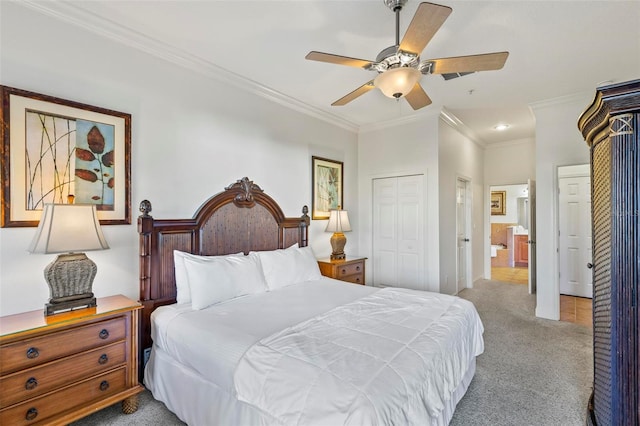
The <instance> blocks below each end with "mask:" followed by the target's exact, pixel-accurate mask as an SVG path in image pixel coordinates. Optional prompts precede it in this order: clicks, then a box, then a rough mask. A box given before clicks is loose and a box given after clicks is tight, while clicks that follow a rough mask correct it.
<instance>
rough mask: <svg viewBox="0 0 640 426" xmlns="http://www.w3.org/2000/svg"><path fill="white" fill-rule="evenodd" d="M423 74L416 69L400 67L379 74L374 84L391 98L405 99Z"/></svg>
mask: <svg viewBox="0 0 640 426" xmlns="http://www.w3.org/2000/svg"><path fill="white" fill-rule="evenodd" d="M421 76H422V74H421V73H420V71H418V70H417V69H415V68H410V67H398V68H392V69H390V70H387V71H385V72H383V73H382V74H378V76H377V77H376V78H375V79H374V80H373V84H374V85H375V86H376V87H377V88H378V89H380V91H381V92H382V93H383V94H384V95H385V96H387V97H389V98H395V99H399V98H403V97H405V96H406V95H408V94H409V92H411V90H413V87H414V86H415V85H416V83H417V82H418V80H420V77H421Z"/></svg>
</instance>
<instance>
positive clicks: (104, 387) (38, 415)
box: [0, 367, 126, 425]
mask: <svg viewBox="0 0 640 426" xmlns="http://www.w3.org/2000/svg"><path fill="white" fill-rule="evenodd" d="M125 382H126V368H125V367H122V368H120V369H118V370H113V371H111V372H108V373H106V374H103V375H101V376H96V377H93V378H91V379H89V380H86V381H84V382H81V383H78V384H77V385H74V386H69V387H67V388H64V389H61V390H58V391H57V392H56V393H55V396H53V397H52V396H51V394H45V395H43V396H42V397H39V398H35V399H32V400H29V401H26V402H24V403H22V404H19V405H14V406H12V407H9V408H7V409H5V410H2V411H0V424H3V425H33V424H39V423H40V422H45V423H46V422H47V419H48V418H50V417H53V416H55V415H56V414H59V413H62V412H63V411H65V410H69V409H72V408H74V407H78V406H82V405H85V404H87V403H89V402H91V401H93V400H96V399H103V398H105V397H107V396H109V395H112V394H116V393H118V392H120V391H122V390H124V389H125Z"/></svg>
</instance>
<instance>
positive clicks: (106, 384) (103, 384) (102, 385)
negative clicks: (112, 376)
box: [100, 380, 109, 391]
mask: <svg viewBox="0 0 640 426" xmlns="http://www.w3.org/2000/svg"><path fill="white" fill-rule="evenodd" d="M107 389H109V382H107V381H106V380H103V381H102V382H100V390H101V391H106V390H107Z"/></svg>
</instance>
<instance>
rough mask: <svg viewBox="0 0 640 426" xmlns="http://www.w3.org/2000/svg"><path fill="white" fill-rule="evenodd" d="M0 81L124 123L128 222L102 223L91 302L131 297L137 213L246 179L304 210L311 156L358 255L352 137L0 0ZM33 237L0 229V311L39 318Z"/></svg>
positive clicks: (175, 209) (41, 262)
mask: <svg viewBox="0 0 640 426" xmlns="http://www.w3.org/2000/svg"><path fill="white" fill-rule="evenodd" d="M0 7H1V11H2V13H1V15H0V27H1V28H0V31H1V32H0V54H1V55H2V56H1V61H0V84H3V85H6V86H12V87H17V88H20V89H25V90H30V91H34V92H38V93H43V94H47V95H52V96H56V97H59V98H62V99H67V100H74V101H78V102H82V103H87V104H90V105H96V106H100V107H105V108H110V109H113V110H118V111H123V112H127V113H130V114H131V115H132V162H131V169H132V180H131V188H132V217H133V221H132V222H133V223H132V224H131V225H119V226H113V225H112V226H104V227H103V231H104V234H105V237H106V238H107V240H108V242H109V245H110V246H111V249H110V250H106V251H101V252H91V253H89V257H91V258H92V259H93V260H94V261H95V262H96V263H97V265H98V275H97V277H96V280H95V282H94V288H93V290H94V292H95V293H96V295H97V296H98V297H100V296H107V295H111V294H117V293H121V294H124V295H126V296H129V297H131V298H134V299H137V298H138V242H137V241H138V240H137V238H138V235H137V230H136V225H135V222H136V217H137V214H138V204H139V202H140V201H141V200H142V199H149V200H150V201H151V202H152V204H153V212H152V215H153V216H154V217H157V218H184V217H190V216H191V215H193V213H194V212H195V210H196V209H197V208H198V206H200V205H201V204H202V202H204V201H205V199H207V198H208V197H209V196H211V195H213V194H215V193H217V192H220V191H221V190H223V189H224V187H225V186H227V185H229V184H231V183H233V182H235V181H236V180H237V179H240V178H242V177H243V176H248V177H249V178H250V179H252V180H253V181H254V182H255V183H257V184H258V185H260V186H261V187H262V189H264V190H265V192H267V193H268V194H269V195H271V196H273V197H274V199H275V200H276V201H278V202H279V203H280V205H281V207H282V209H283V211H284V213H285V215H287V216H298V215H300V214H301V208H302V205H304V204H307V205H309V207H311V205H310V204H311V156H312V155H318V156H322V157H327V158H331V159H335V160H339V161H344V181H345V187H344V200H345V202H344V204H345V206H347V207H348V208H349V210H350V213H352V215H351V218H352V225H353V228H354V232H352V233H351V234H350V235H349V244H348V249H349V250H350V251H355V252H358V251H359V247H358V242H359V233H360V232H359V229H361V226H360V224H359V223H358V222H359V215H358V207H359V204H358V203H357V200H358V187H359V183H358V181H357V177H358V162H357V160H356V158H357V148H358V147H357V135H356V134H355V133H354V132H351V131H348V130H345V129H343V128H340V127H338V126H336V125H333V124H330V123H327V122H325V121H321V120H319V119H315V118H312V117H310V116H308V115H305V114H302V113H300V112H296V111H293V110H291V109H288V108H286V107H284V106H281V105H279V104H276V103H274V102H271V101H269V100H266V99H264V98H262V97H260V96H257V95H254V94H251V93H248V92H246V91H243V90H239V89H238V88H236V87H234V86H233V85H231V84H228V83H225V82H221V81H218V80H216V79H215V78H212V76H211V75H207V74H206V73H196V72H193V71H190V70H187V69H186V68H181V67H179V66H176V65H174V64H170V63H168V62H165V61H163V60H160V59H158V58H156V57H152V56H149V55H147V54H145V53H143V52H141V51H137V50H134V49H131V48H128V47H124V46H122V45H120V44H117V43H115V42H112V41H110V40H108V39H105V38H101V37H100V36H98V35H95V34H93V33H89V32H86V31H82V30H80V29H79V28H77V27H75V26H73V25H69V24H67V23H62V22H59V21H57V20H56V19H54V18H52V17H50V16H46V17H45V16H43V15H40V14H38V13H37V12H35V11H32V10H30V9H26V8H23V7H22V6H20V5H19V4H17V3H14V2H1V5H0ZM325 226H326V221H312V224H311V228H310V231H309V232H310V242H311V245H312V247H313V249H314V250H315V251H316V254H317V255H328V254H329V253H330V252H331V247H330V245H329V236H330V235H329V234H325V233H324V227H325ZM34 233H35V228H2V229H0V314H2V315H8V314H12V313H16V312H21V311H25V310H35V309H42V308H43V305H44V304H45V303H46V302H47V299H48V297H49V290H48V287H47V285H46V283H45V282H44V279H43V275H42V274H43V269H44V267H45V266H46V264H48V263H49V262H51V261H52V260H53V256H49V255H29V254H28V253H27V252H26V249H27V247H28V245H29V242H30V241H31V238H32V237H33V235H34Z"/></svg>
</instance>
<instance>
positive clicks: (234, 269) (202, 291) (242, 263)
mask: <svg viewBox="0 0 640 426" xmlns="http://www.w3.org/2000/svg"><path fill="white" fill-rule="evenodd" d="M184 266H185V269H186V272H187V277H188V279H189V285H190V287H191V307H192V308H193V309H194V310H199V309H204V308H206V307H207V306H211V305H214V304H216V303H220V302H224V301H225V300H229V299H233V298H235V297H239V296H244V295H246V294H254V293H260V292H264V291H266V288H267V287H266V284H265V281H264V276H263V275H262V269H261V267H260V260H259V259H258V257H257V256H256V255H249V256H215V257H213V258H211V259H209V260H207V261H206V262H202V261H200V260H198V259H191V258H188V257H185V259H184Z"/></svg>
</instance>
